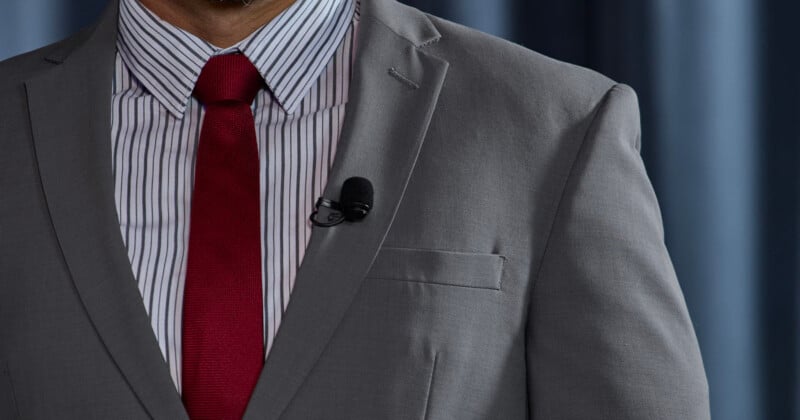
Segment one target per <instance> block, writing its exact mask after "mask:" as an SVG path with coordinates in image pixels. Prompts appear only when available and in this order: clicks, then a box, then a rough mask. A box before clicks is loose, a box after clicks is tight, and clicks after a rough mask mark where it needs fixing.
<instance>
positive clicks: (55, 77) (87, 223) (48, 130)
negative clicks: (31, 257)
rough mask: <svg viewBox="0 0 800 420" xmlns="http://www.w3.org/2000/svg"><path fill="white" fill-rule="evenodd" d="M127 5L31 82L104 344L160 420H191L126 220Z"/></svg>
mask: <svg viewBox="0 0 800 420" xmlns="http://www.w3.org/2000/svg"><path fill="white" fill-rule="evenodd" d="M116 33H117V2H116V1H112V2H111V5H110V6H109V7H108V8H107V10H106V11H105V12H104V15H103V17H102V18H101V20H100V23H99V24H98V26H97V27H95V28H94V30H93V32H92V33H90V34H89V35H88V37H87V38H86V40H85V41H83V43H82V44H81V45H78V46H77V48H76V49H75V50H74V51H59V50H57V51H55V52H54V53H53V54H51V55H50V58H49V59H48V60H49V61H51V62H53V63H54V64H55V65H54V66H53V67H52V68H50V69H48V70H46V71H45V72H43V73H41V74H38V75H36V76H34V77H33V78H32V79H30V80H28V81H26V83H25V86H26V90H27V94H28V107H29V112H30V118H31V123H32V127H33V138H34V147H35V153H36V158H37V162H38V166H39V173H40V176H41V179H42V185H43V189H44V193H45V197H46V201H47V206H48V209H49V211H50V217H51V219H52V222H53V227H54V229H55V232H56V235H57V237H58V241H59V244H60V246H61V249H62V252H63V255H64V258H65V260H66V263H67V266H68V268H69V272H70V274H71V276H72V280H73V282H74V284H75V288H76V289H77V291H78V294H79V295H80V298H81V301H82V302H83V305H84V307H85V308H86V312H87V313H88V315H89V317H90V319H91V322H92V324H93V325H94V327H95V328H96V330H97V333H98V334H99V336H100V338H101V340H102V342H103V344H104V345H105V346H106V348H107V350H108V352H109V354H110V355H111V357H112V358H113V360H114V362H115V363H116V365H117V366H118V368H119V369H120V371H121V372H122V374H123V376H124V378H125V380H126V381H127V382H128V384H129V385H130V387H131V388H132V390H133V392H134V393H135V394H136V396H137V397H138V399H139V400H140V401H141V403H142V405H143V406H144V408H145V409H146V410H147V412H148V413H149V414H150V416H151V417H153V418H164V419H179V418H187V416H186V414H185V411H184V408H183V404H182V403H181V400H180V396H179V395H178V393H177V390H176V389H175V386H174V385H173V382H172V379H171V377H170V375H169V370H168V368H167V365H166V362H165V361H164V359H163V356H162V355H161V351H160V349H159V347H158V343H157V342H156V339H155V336H154V335H153V331H152V328H151V327H150V321H149V319H148V317H147V313H146V311H145V307H144V305H143V303H142V299H141V295H140V293H139V290H138V289H137V286H136V281H135V279H134V276H133V272H132V270H131V267H130V262H129V260H128V256H127V252H126V250H125V246H124V243H123V241H122V236H121V233H120V229H119V221H118V219H117V211H116V205H115V203H114V185H113V177H112V173H111V140H110V135H111V127H110V121H111V118H110V115H111V114H110V112H111V110H110V107H111V82H112V77H113V71H114V57H115V52H116Z"/></svg>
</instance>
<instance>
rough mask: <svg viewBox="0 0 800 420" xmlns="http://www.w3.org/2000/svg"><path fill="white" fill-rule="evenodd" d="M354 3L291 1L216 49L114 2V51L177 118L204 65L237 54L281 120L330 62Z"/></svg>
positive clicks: (131, 5)
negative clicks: (220, 56) (266, 20)
mask: <svg viewBox="0 0 800 420" xmlns="http://www.w3.org/2000/svg"><path fill="white" fill-rule="evenodd" d="M354 9H355V0H297V1H295V2H294V3H293V4H292V5H291V6H289V7H288V8H287V9H286V10H284V11H283V12H281V14H279V15H278V16H276V17H275V18H274V19H272V21H270V22H269V23H267V24H266V25H264V26H262V27H261V28H259V29H258V30H256V31H255V32H253V33H252V34H250V35H249V36H248V37H247V38H245V39H244V40H242V41H241V42H239V43H237V44H236V45H234V46H232V47H230V48H225V49H221V48H218V47H216V46H214V45H212V44H210V43H208V42H206V41H204V40H202V39H200V38H199V37H197V36H194V35H192V34H190V33H188V32H186V31H184V30H182V29H180V28H178V27H176V26H174V25H171V24H169V23H167V22H165V21H163V20H161V19H160V18H158V17H157V16H156V15H155V14H153V13H152V12H150V11H149V10H147V9H146V8H145V7H144V6H142V5H141V4H139V2H138V0H121V1H120V13H119V37H118V42H117V49H118V51H119V53H120V56H121V58H122V60H123V62H124V63H125V65H126V67H127V68H128V69H129V70H130V72H131V73H132V74H133V76H134V77H136V79H137V80H138V81H139V82H140V83H141V84H142V85H143V86H144V88H145V89H147V90H148V91H149V93H150V94H152V95H153V96H154V97H155V98H156V99H157V100H158V101H159V102H160V103H161V104H162V105H163V106H164V107H165V108H166V109H167V110H168V111H169V112H171V113H172V114H174V115H175V116H176V117H181V116H182V115H183V113H184V111H185V110H186V106H187V104H188V102H189V99H190V98H191V94H192V90H193V89H194V85H195V82H196V81H197V78H198V76H199V75H200V71H201V70H202V68H203V66H204V65H205V63H206V62H207V61H208V59H209V58H211V57H212V56H214V55H218V54H227V53H231V52H241V53H242V54H244V55H246V56H247V58H249V59H250V61H252V62H253V64H254V65H255V66H256V68H257V69H258V70H259V72H260V73H261V76H262V77H264V81H265V82H266V83H267V86H269V88H270V90H271V92H272V94H273V95H274V97H275V99H276V100H277V101H278V103H279V104H280V106H281V107H282V108H283V109H284V111H286V112H287V113H290V114H291V113H294V111H295V110H296V108H297V106H298V105H299V104H300V101H301V100H302V99H303V97H305V95H306V93H307V92H308V90H309V89H311V86H312V85H313V84H314V83H315V82H316V80H317V78H318V77H319V76H320V74H321V73H322V71H323V70H324V69H325V66H326V64H327V63H328V62H329V61H330V59H331V58H332V57H333V54H334V53H335V51H336V49H337V48H338V47H339V44H340V43H341V42H342V39H343V38H344V34H345V33H346V31H347V28H348V26H349V24H350V22H351V21H352V19H353V16H354Z"/></svg>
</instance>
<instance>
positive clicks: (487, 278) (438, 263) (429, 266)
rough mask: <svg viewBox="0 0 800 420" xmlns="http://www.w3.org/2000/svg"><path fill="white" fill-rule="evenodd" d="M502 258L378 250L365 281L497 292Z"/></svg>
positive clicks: (421, 250)
mask: <svg viewBox="0 0 800 420" xmlns="http://www.w3.org/2000/svg"><path fill="white" fill-rule="evenodd" d="M504 262H505V257H503V256H502V255H498V254H479V253H470V252H455V251H442V250H428V249H415V248H386V247H385V248H381V249H380V251H379V252H378V255H377V256H376V257H375V261H374V262H373V264H372V266H371V267H370V269H369V272H368V273H367V277H370V278H379V279H388V280H402V281H413V282H424V283H434V284H443V285H450V286H461V287H474V288H481V289H494V290H500V281H501V278H502V273H503V264H504Z"/></svg>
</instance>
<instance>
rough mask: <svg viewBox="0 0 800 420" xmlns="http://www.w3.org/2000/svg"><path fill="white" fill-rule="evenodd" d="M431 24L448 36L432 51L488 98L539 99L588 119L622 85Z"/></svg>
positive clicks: (449, 25) (447, 24) (442, 22)
mask: <svg viewBox="0 0 800 420" xmlns="http://www.w3.org/2000/svg"><path fill="white" fill-rule="evenodd" d="M428 18H429V19H430V20H431V22H432V23H433V24H434V25H435V26H436V28H437V29H438V30H439V32H440V33H441V35H442V36H441V39H440V40H439V41H438V42H436V43H434V44H431V45H429V46H427V47H426V49H429V50H430V51H431V53H433V54H435V55H437V56H439V57H441V58H443V59H445V60H447V61H448V62H449V63H450V70H451V71H452V72H453V73H454V76H455V77H456V78H459V79H463V82H464V83H469V84H468V85H469V86H472V87H473V88H474V89H477V90H479V91H483V93H484V94H485V95H486V96H487V97H490V96H496V95H504V96H505V95H507V96H508V97H516V98H519V97H521V96H522V97H524V96H526V95H527V96H535V97H536V98H537V104H538V105H539V106H541V105H542V104H548V105H549V106H556V107H558V108H560V109H562V110H565V111H568V112H569V111H573V112H576V113H584V112H586V111H587V110H591V109H593V108H594V107H595V106H596V105H597V104H598V103H599V102H600V101H601V100H602V98H603V96H604V95H605V94H606V93H607V92H608V91H609V90H610V89H611V88H612V87H613V86H614V85H616V84H617V83H616V82H615V81H614V80H612V79H610V78H608V77H606V76H605V75H603V74H600V73H598V72H596V71H594V70H591V69H588V68H585V67H581V66H578V65H574V64H570V63H566V62H563V61H560V60H556V59H553V58H551V57H548V56H546V55H544V54H541V53H538V52H536V51H532V50H530V49H528V48H525V47H523V46H521V45H518V44H515V43H513V42H510V41H508V40H504V39H502V38H499V37H496V36H493V35H489V34H486V33H483V32H480V31H478V30H475V29H472V28H468V27H466V26H463V25H460V24H457V23H454V22H451V21H448V20H446V19H442V18H439V17H436V16H432V15H428ZM448 77H450V74H448ZM506 99H508V98H506ZM519 100H522V101H524V99H522V98H519ZM511 102H512V103H513V102H514V101H511Z"/></svg>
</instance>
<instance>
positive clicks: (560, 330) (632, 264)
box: [526, 85, 710, 420]
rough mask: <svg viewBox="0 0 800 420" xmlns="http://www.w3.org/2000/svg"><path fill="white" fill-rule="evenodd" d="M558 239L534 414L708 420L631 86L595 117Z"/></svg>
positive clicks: (541, 274)
mask: <svg viewBox="0 0 800 420" xmlns="http://www.w3.org/2000/svg"><path fill="white" fill-rule="evenodd" d="M547 241H548V242H547V246H546V250H545V253H544V256H543V258H542V261H541V263H540V266H539V269H538V274H537V275H536V277H535V278H534V279H533V281H534V283H533V285H532V288H531V296H530V306H529V315H528V325H527V327H526V357H527V377H528V397H529V399H528V401H529V406H528V411H529V413H530V415H529V417H530V418H532V419H534V420H545V419H559V420H561V419H619V420H622V419H648V420H658V419H689V420H691V419H708V418H709V417H710V414H709V405H708V384H707V381H706V376H705V372H704V369H703V361H702V359H701V356H700V349H699V347H698V343H697V339H696V337H695V332H694V328H693V326H692V322H691V320H690V318H689V313H688V311H687V308H686V304H685V301H684V298H683V294H682V292H681V289H680V286H679V284H678V280H677V278H676V275H675V271H674V269H673V267H672V263H671V261H670V257H669V254H668V253H667V249H666V246H665V244H664V232H663V226H662V220H661V213H660V210H659V207H658V202H657V201H656V196H655V193H654V191H653V188H652V186H651V184H650V181H649V179H648V176H647V173H646V171H645V167H644V165H643V162H642V160H641V157H640V124H639V110H638V102H637V99H636V94H635V93H634V91H633V90H632V89H631V88H630V87H628V86H626V85H616V86H614V87H612V88H611V89H610V90H609V91H608V92H607V93H606V95H605V97H604V98H603V100H602V101H601V102H600V104H599V105H598V108H597V109H596V110H595V114H594V117H593V121H592V123H591V124H590V126H589V129H588V131H587V133H586V135H585V138H584V140H583V144H582V145H581V147H580V149H579V152H578V154H577V156H576V158H575V161H574V163H573V166H572V169H571V172H570V175H569V177H568V179H567V181H566V184H565V188H564V191H563V193H562V197H561V198H560V203H559V204H558V209H557V212H556V216H555V219H554V221H553V226H552V228H551V232H550V234H549V238H548V240H547Z"/></svg>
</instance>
